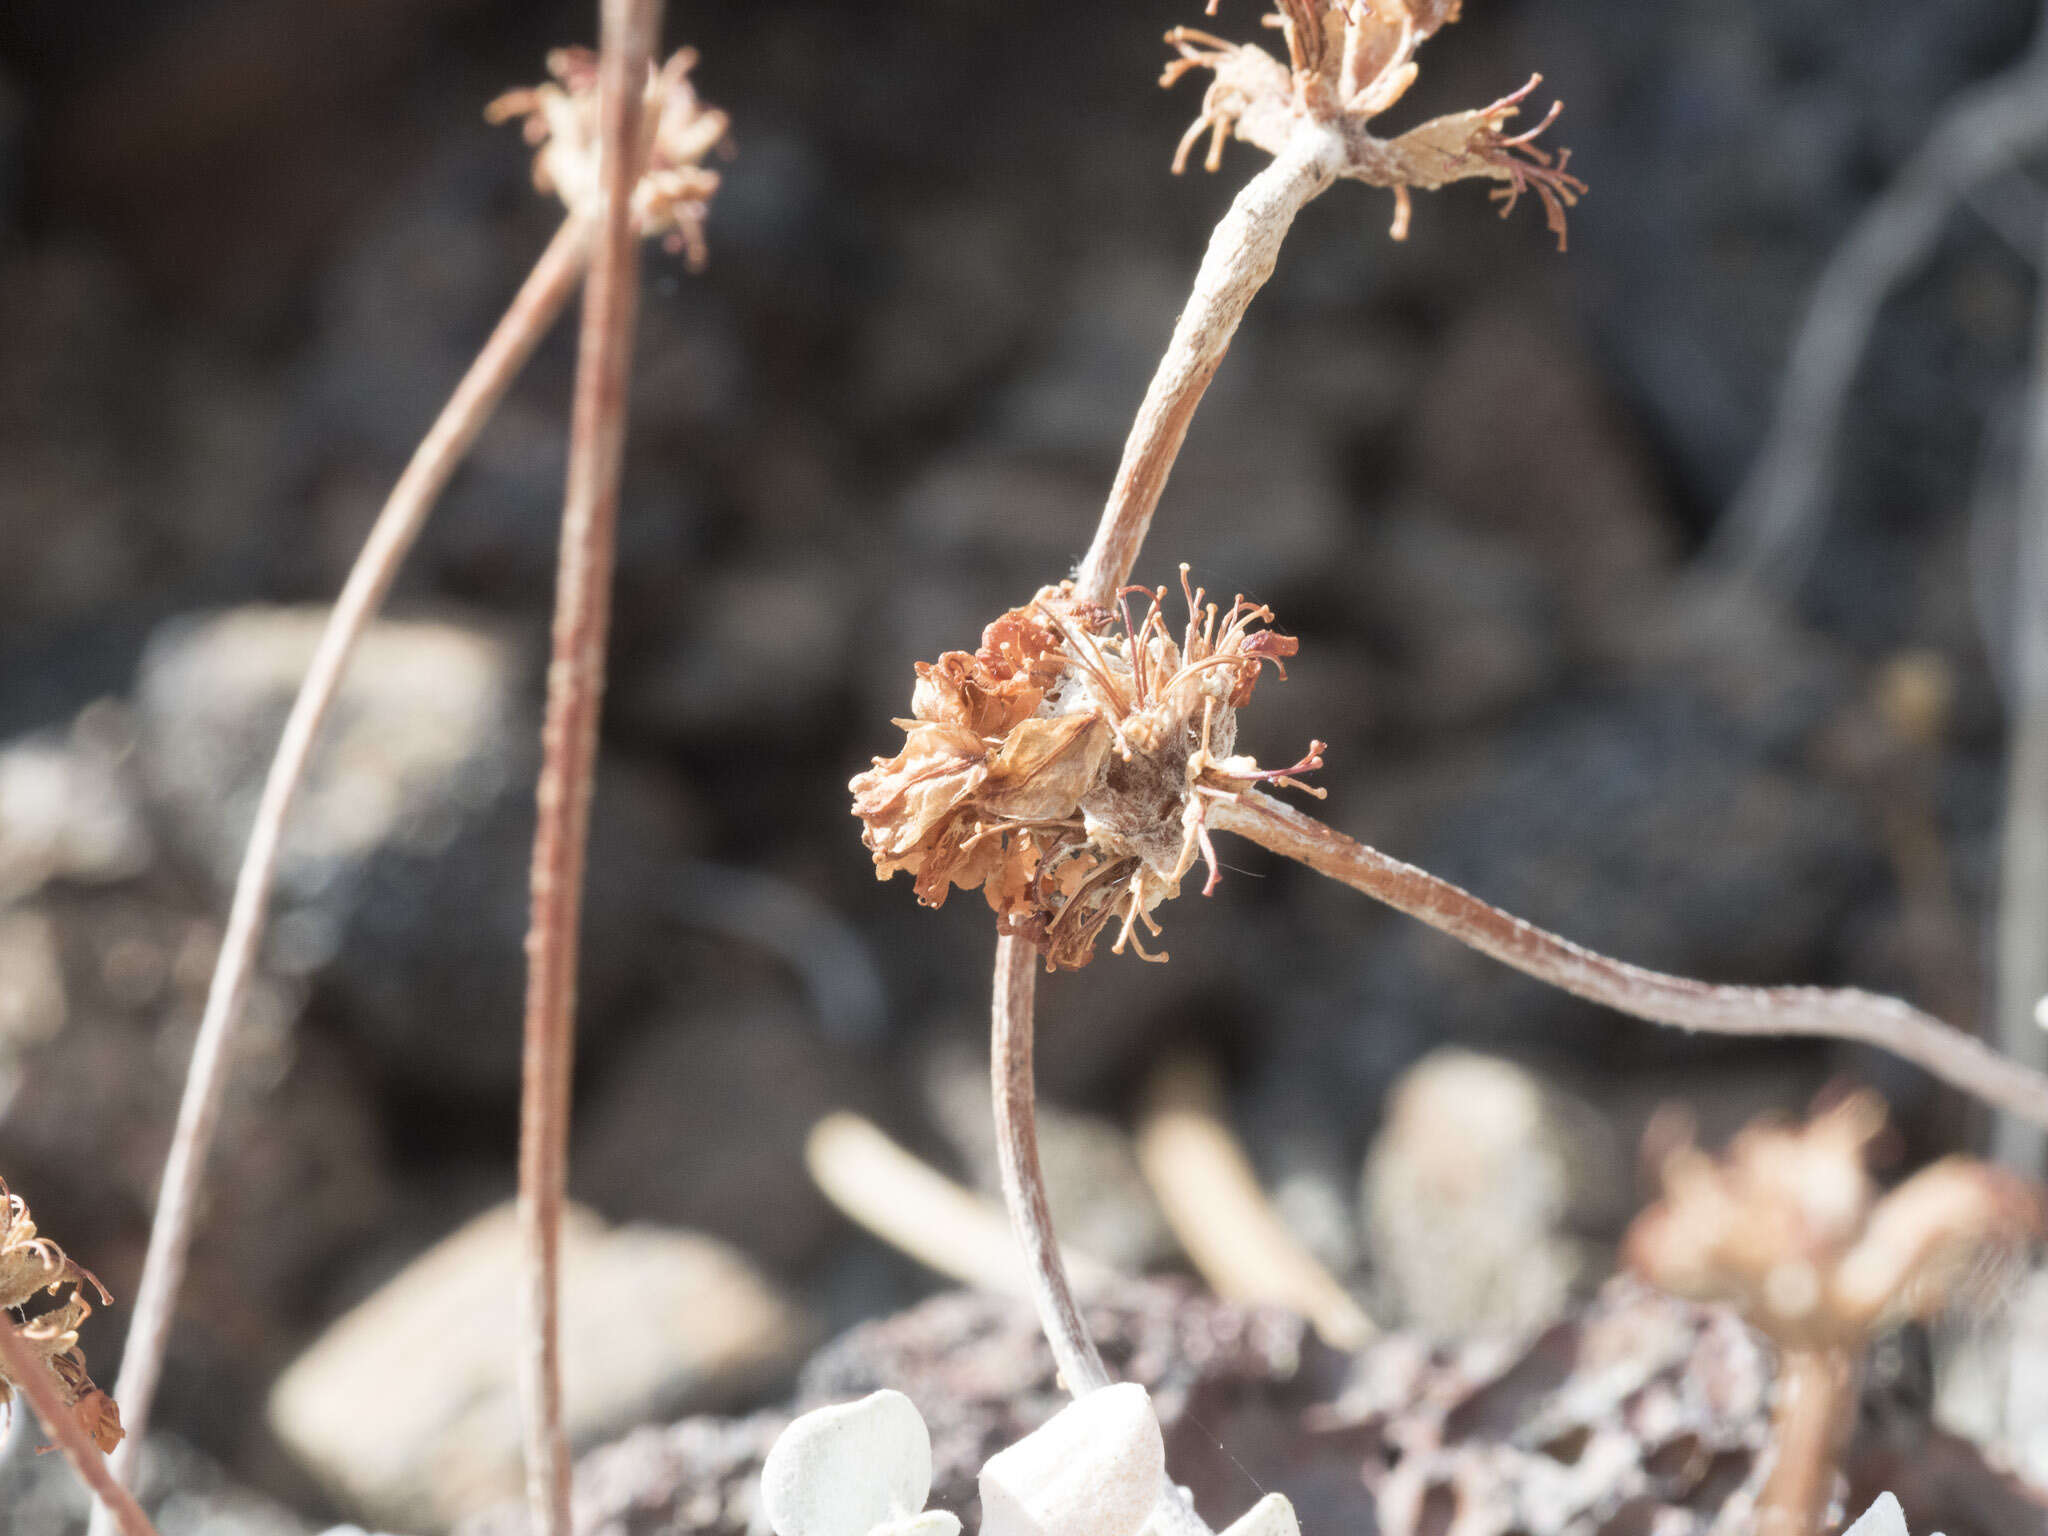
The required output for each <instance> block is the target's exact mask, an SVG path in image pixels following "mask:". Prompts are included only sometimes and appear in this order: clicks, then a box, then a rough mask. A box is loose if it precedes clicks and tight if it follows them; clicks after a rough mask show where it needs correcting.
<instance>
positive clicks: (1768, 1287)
mask: <svg viewBox="0 0 2048 1536" xmlns="http://www.w3.org/2000/svg"><path fill="white" fill-rule="evenodd" d="M1884 1122H1885V1111H1884V1105H1883V1104H1882V1103H1881V1102H1880V1101H1879V1100H1878V1099H1877V1098H1876V1097H1875V1096H1874V1095H1871V1094H1855V1095H1852V1096H1851V1097H1849V1098H1847V1099H1845V1100H1843V1101H1842V1102H1841V1103H1839V1104H1837V1105H1835V1106H1834V1107H1833V1108H1831V1109H1828V1110H1825V1111H1823V1112H1821V1113H1820V1114H1817V1115H1815V1116H1814V1117H1813V1118H1812V1119H1811V1120H1809V1121H1808V1122H1807V1123H1806V1124H1805V1125H1803V1126H1796V1127H1785V1126H1752V1127H1751V1128H1750V1129H1748V1130H1745V1131H1743V1132H1742V1133H1741V1134H1740V1135H1739V1136H1737V1137H1736V1138H1735V1140H1734V1142H1733V1143H1732V1144H1731V1145H1730V1147H1729V1149H1728V1151H1727V1153H1726V1155H1725V1156H1723V1157H1722V1158H1721V1159H1720V1160H1718V1161H1716V1160H1715V1159H1712V1158H1709V1157H1708V1156H1707V1155H1706V1154H1705V1153H1703V1152H1701V1151H1699V1150H1698V1149H1697V1148H1696V1147H1694V1146H1692V1145H1691V1144H1690V1143H1689V1142H1688V1143H1687V1144H1685V1145H1682V1146H1680V1147H1678V1148H1677V1149H1676V1150H1674V1151H1673V1152H1671V1153H1670V1155H1669V1156H1668V1157H1667V1158H1666V1159H1665V1161H1664V1166H1663V1178H1664V1197H1663V1199H1662V1200H1661V1201H1659V1202H1658V1203H1657V1204H1655V1205H1653V1206H1651V1207H1650V1208H1649V1209H1648V1210H1647V1211H1645V1212H1644V1213H1643V1214H1642V1215H1641V1216H1639V1217H1637V1218H1636V1221H1635V1224H1634V1225H1633V1226H1632V1227H1631V1228H1630V1229H1629V1233H1628V1237H1627V1239H1626V1242H1625V1244H1624V1250H1623V1252H1624V1258H1625V1260H1626V1262H1627V1263H1628V1264H1629V1265H1630V1267H1632V1268H1633V1269H1635V1270H1636V1272H1637V1273H1638V1274H1640V1275H1642V1276H1643V1277H1644V1278H1645V1279H1647V1280H1649V1281H1650V1282H1651V1283H1652V1284H1653V1285H1656V1286H1658V1287H1660V1288H1661V1289H1663V1290H1667V1291H1671V1292H1674V1293H1676V1294H1678V1295H1681V1296H1685V1297H1689V1298H1691V1299H1694V1300H1699V1301H1727V1302H1732V1303H1734V1304H1735V1305H1737V1306H1739V1307H1740V1308H1742V1310H1743V1311H1744V1312H1745V1313H1746V1315H1748V1317H1749V1318H1750V1320H1751V1321H1752V1322H1753V1323H1755V1324H1756V1326H1757V1327H1758V1328H1760V1329H1761V1330H1762V1331H1764V1332H1765V1333H1767V1334H1770V1335H1771V1336H1772V1337H1773V1338H1775V1339H1777V1340H1778V1341H1779V1342H1780V1343H1783V1344H1787V1345H1792V1346H1798V1347H1813V1346H1822V1347H1850V1348H1853V1347H1857V1346H1860V1344H1861V1343H1862V1342H1863V1341H1864V1340H1865V1339H1867V1338H1868V1337H1869V1335H1870V1334H1871V1332H1872V1331H1873V1330H1874V1329H1876V1328H1878V1327H1879V1326H1881V1325H1883V1324H1885V1323H1887V1322H1892V1321H1897V1320H1901V1319H1904V1318H1908V1317H1924V1316H1927V1315H1929V1314H1931V1313H1933V1312H1935V1311H1938V1310H1939V1309H1940V1308H1941V1307H1943V1306H1945V1305H1947V1304H1948V1303H1949V1302H1951V1301H1952V1300H1954V1299H1955V1298H1956V1293H1957V1290H1958V1286H1959V1283H1960V1282H1961V1281H1963V1280H1964V1279H1966V1278H1967V1276H1968V1275H1969V1274H1970V1272H1971V1271H1972V1270H1973V1269H1974V1268H1975V1267H1976V1266H1977V1265H1979V1264H1980V1263H1981V1262H1982V1261H1983V1260H1984V1259H1985V1258H1986V1257H1987V1256H1993V1255H1996V1254H1997V1253H1999V1252H2000V1251H2012V1250H2014V1249H2016V1248H2018V1247H2019V1246H2020V1245H2022V1244H2024V1243H2025V1242H2026V1241H2028V1240H2029V1239H2030V1238H2032V1237H2034V1236H2036V1235H2038V1233H2039V1232H2040V1230H2041V1214H2042V1213H2041V1204H2040V1197H2039V1195H2038V1193H2037V1192H2036V1191H2034V1190H2033V1189H2032V1188H2031V1187H2030V1186H2028V1185H2027V1184H2025V1183H2024V1182H2023V1181H2021V1180H2019V1179H2017V1178H2015V1177H2014V1176H2013V1175H2011V1174H2009V1173H2006V1172H2004V1171H2003V1170H2001V1169H1997V1168H1993V1167H1991V1166H1989V1165H1988V1164H1984V1163H1979V1162H1975V1161H1973V1160H1971V1159H1969V1158H1961V1157H1951V1158H1944V1159H1943V1160H1942V1161H1940V1162H1938V1163H1935V1164H1933V1165H1932V1166H1930V1167H1927V1168H1924V1169H1922V1170H1921V1171H1920V1172H1919V1173H1916V1174H1915V1175H1913V1176H1912V1177H1911V1178H1909V1179H1907V1180H1906V1181H1905V1182H1904V1183H1903V1184H1901V1185H1899V1186H1898V1187H1897V1188H1896V1189H1894V1190H1892V1191H1891V1192H1890V1193H1889V1194H1887V1195H1885V1196H1883V1197H1882V1198H1879V1197H1878V1194H1877V1188H1876V1185H1875V1184H1874V1183H1873V1181H1872V1180H1871V1177H1870V1174H1869V1171H1868V1170H1867V1169H1866V1167H1865V1153H1866V1150H1867V1148H1868V1147H1869V1144H1870V1143H1871V1141H1872V1140H1873V1139H1874V1138H1875V1137H1876V1136H1877V1135H1878V1134H1879V1132H1881V1131H1882V1130H1883V1128H1884Z"/></svg>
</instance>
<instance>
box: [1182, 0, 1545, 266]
mask: <svg viewBox="0 0 2048 1536" xmlns="http://www.w3.org/2000/svg"><path fill="white" fill-rule="evenodd" d="M1215 11H1216V5H1215V0H1210V5H1209V12H1210V14H1211V15H1214V14H1215ZM1458 11H1459V0H1279V11H1278V13H1277V14H1276V15H1274V16H1271V17H1268V18H1267V20H1268V23H1269V24H1271V25H1277V26H1278V27H1279V28H1280V30H1281V32H1282V33H1283V34H1284V36H1285V37H1286V40H1287V55H1288V62H1287V63H1285V64H1283V63H1282V62H1281V61H1280V60H1279V59H1277V58H1275V57H1274V56H1273V55H1272V54H1270V53H1268V52H1267V51H1266V50H1265V49H1263V48H1260V47H1258V46H1256V45H1254V44H1250V43H1244V44H1238V43H1232V42H1229V41H1228V40H1226V39H1224V38H1220V37H1216V36H1214V35H1212V34H1210V33H1207V32H1198V31H1196V30H1194V29H1193V28H1191V27H1175V28H1174V29H1173V30H1172V31H1171V32H1168V33H1167V34H1166V40H1167V42H1169V43H1171V44H1172V45H1173V47H1174V48H1175V50H1176V51H1177V52H1178V53H1179V55H1180V56H1179V57H1178V58H1176V59H1173V60H1171V61H1169V62H1168V64H1167V66H1166V72H1165V74H1164V76H1163V77H1162V78H1161V80H1160V84H1162V85H1167V86H1171V85H1173V84H1175V83H1176V82H1177V81H1178V80H1179V79H1180V78H1181V76H1183V75H1185V74H1187V73H1188V72H1189V71H1190V70H1194V69H1206V70H1209V71H1211V72H1212V73H1213V74H1214V76H1215V78H1214V79H1213V80H1212V81H1211V82H1210V85H1209V89H1208V92H1207V93H1206V94H1205V95H1204V96H1203V98H1202V115H1201V116H1200V117H1198V118H1197V119H1196V120H1195V122H1194V125H1193V126H1192V127H1190V128H1189V129H1188V131H1187V133H1186V135H1185V136H1183V137H1182V139H1181V142H1180V148H1179V150H1178V152H1177V153H1176V154H1175V155H1174V161H1173V168H1174V170H1175V171H1176V172H1178V171H1180V170H1182V169H1184V168H1185V167H1186V165H1187V158H1188V154H1189V152H1190V151H1191V150H1193V148H1194V146H1195V145H1196V144H1197V143H1198V142H1199V141H1200V140H1201V138H1202V136H1203V135H1204V134H1207V135H1208V136H1209V152H1208V155H1207V156H1206V158H1205V160H1204V162H1203V163H1204V165H1205V166H1206V167H1207V168H1208V169H1209V170H1212V171H1213V170H1215V169H1217V167H1218V166H1220V165H1221V164H1222V159H1223V145H1224V142H1225V140H1227V139H1229V138H1231V137H1233V136H1234V137H1236V138H1238V139H1241V140H1243V141H1244V142H1245V143H1247V144H1253V145H1256V146H1257V147H1259V148H1260V149H1263V150H1265V151H1266V152H1267V153H1268V154H1273V155H1277V154H1279V153H1280V151H1281V149H1282V147H1283V146H1284V145H1285V144H1286V142H1287V140H1288V139H1289V138H1290V137H1291V136H1292V135H1293V134H1294V133H1295V132H1296V131H1297V130H1298V129H1300V128H1301V127H1302V126H1303V125H1304V124H1320V125H1322V126H1323V127H1325V128H1330V129H1335V130H1336V131H1337V132H1338V133H1339V135H1340V136H1341V139H1342V142H1343V144H1344V153H1345V163H1344V165H1343V168H1342V169H1341V170H1340V171H1339V174H1340V175H1343V176H1347V177H1350V178H1352V179H1354V180H1358V181H1363V182H1365V183H1367V184H1368V185H1371V186H1375V187H1390V188H1392V189H1393V192H1394V224H1393V231H1392V232H1393V237H1394V238H1395V239H1396V240H1402V239H1406V238H1407V235H1408V221H1409V215H1410V212H1411V206H1410V197H1409V194H1410V192H1411V190H1412V189H1415V188H1421V189H1422V190H1424V191H1434V190H1435V189H1437V188H1438V187H1443V186H1448V185H1449V184H1450V183H1451V182H1454V181H1464V180H1467V179H1470V178H1473V177H1480V178H1485V179H1488V180H1492V181H1498V182H1502V183H1504V185H1503V186H1502V187H1500V188H1499V189H1498V190H1496V191H1495V192H1494V194H1493V196H1494V197H1495V198H1496V199H1498V200H1499V201H1500V202H1501V203H1502V204H1503V207H1502V209H1501V213H1502V215H1503V216H1505V215H1506V214H1507V213H1509V212H1511V211H1512V210H1513V208H1514V206H1515V203H1516V202H1517V201H1518V200H1519V199H1520V197H1521V195H1522V194H1523V193H1524V192H1534V193H1535V194H1536V196H1537V198H1538V199H1539V200H1540V201H1541V202H1542V204H1543V212H1544V217H1545V220H1546V222H1547V223H1548V224H1549V226H1550V229H1551V231H1552V233H1554V234H1555V235H1556V236H1557V244H1558V249H1560V250H1562V249H1563V248H1564V243H1565V210H1566V209H1567V208H1570V207H1571V206H1572V205H1573V204H1575V203H1576V202H1577V201H1578V200H1579V197H1580V195H1581V194H1583V193H1584V192H1585V190H1586V184H1585V183H1584V182H1582V181H1580V180H1579V178H1578V177H1576V176H1574V175H1572V174H1571V173H1570V172H1569V171H1567V170H1566V169H1565V166H1566V162H1567V161H1568V160H1569V159H1570V155H1571V152H1570V151H1569V150H1560V151H1557V152H1556V153H1555V154H1553V153H1552V152H1551V151H1550V150H1547V149H1541V148H1539V147H1537V144H1536V142H1535V141H1536V139H1537V137H1538V135H1540V134H1541V133H1542V132H1543V131H1544V129H1546V128H1548V127H1549V126H1550V125H1551V123H1552V122H1554V121H1555V120H1556V118H1557V114H1558V112H1559V111H1560V110H1562V107H1561V104H1556V103H1553V105H1552V106H1551V109H1550V111H1549V112H1548V113H1547V114H1546V115H1545V116H1544V118H1543V120H1542V121H1541V122H1539V123H1538V124H1537V125H1536V126H1535V127H1534V128H1531V129H1529V130H1527V131H1526V132H1523V133H1519V134H1512V135H1511V134H1509V133H1508V132H1507V131H1506V126H1507V123H1508V120H1509V119H1510V118H1512V117H1514V116H1515V115H1516V114H1517V113H1518V112H1520V110H1521V107H1522V103H1523V102H1524V101H1525V100H1526V99H1527V97H1528V95H1529V93H1530V92H1531V91H1533V90H1534V89H1535V88H1536V86H1537V84H1538V83H1539V82H1540V80H1541V79H1542V77H1541V76H1540V75H1532V76H1531V77H1530V79H1529V83H1528V84H1527V85H1525V86H1523V87H1522V88H1521V89H1520V90H1519V91H1516V92H1515V93H1514V94H1513V95H1510V96H1503V97H1502V98H1501V99H1500V100H1498V101H1496V102H1494V103H1493V104H1492V105H1490V106H1486V107H1481V108H1479V109H1478V110H1476V111H1471V112H1454V113H1451V114H1450V115H1448V116H1445V117H1439V118H1434V119H1432V120H1431V121H1429V122H1427V123H1424V124H1423V125H1422V126H1421V127H1419V128H1415V129H1411V130H1410V131H1409V132H1407V133H1404V134H1401V135H1400V136H1399V137H1397V138H1393V139H1381V138H1377V137H1375V136H1374V135H1373V134H1372V133H1371V131H1370V130H1369V129H1368V128H1367V126H1366V125H1367V124H1368V123H1369V122H1370V121H1371V120H1372V119H1373V118H1375V117H1377V116H1379V114H1380V113H1382V112H1384V111H1386V110H1387V109H1388V108H1389V107H1391V106H1393V105H1394V103H1395V102H1397V101H1399V100H1400V99H1401V98H1402V96H1404V95H1405V94H1407V91H1408V87H1409V86H1411V85H1413V84H1414V83H1415V76H1416V64H1415V51H1416V49H1417V48H1419V47H1420V46H1421V45H1422V43H1423V42H1424V41H1425V40H1426V39H1428V38H1429V37H1430V36H1431V35H1432V34H1434V33H1435V32H1436V31H1437V30H1438V29H1439V28H1441V27H1445V26H1448V25H1449V24H1450V23H1452V22H1454V21H1456V20H1457V19H1458Z"/></svg>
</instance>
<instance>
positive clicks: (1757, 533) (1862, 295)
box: [1704, 19, 2048, 593]
mask: <svg viewBox="0 0 2048 1536" xmlns="http://www.w3.org/2000/svg"><path fill="white" fill-rule="evenodd" d="M2040 26H2041V28H2042V30H2041V32H2040V34H2039V35H2038V36H2037V37H2036V40H2035V44H2034V48H2033V50H2032V51H2031V52H2030V53H2029V54H2028V55H2027V57H2026V58H2025V59H2023V60H2022V61H2021V62H2020V63H2019V64H2017V65H2015V66H2013V68H2011V69H2009V70H2007V71H2006V72H2005V73H2004V74H2001V75H1998V76H1996V77H1995V78H1993V79H1991V80H1988V81H1986V82H1984V83H1983V84H1982V85H1978V86H1973V87H1972V88H1971V89H1970V90H1968V91H1966V92H1963V93H1962V94H1960V95H1958V96H1957V97H1956V99H1955V101H1954V102H1953V103H1952V104H1951V105H1950V106H1949V107H1947V108H1946V110H1945V111H1944V112H1943V114H1942V116H1941V119H1940V121H1939V122H1937V123H1936V125H1935V127H1934V130H1933V132H1931V133H1929V134H1928V136H1927V139H1926V142H1924V143H1923V144H1922V145H1921V146H1920V148H1919V149H1918V150H1916V151H1915V152H1914V154H1913V157H1912V158H1911V159H1910V160H1909V161H1907V162H1906V165H1905V168H1904V169H1903V170H1901V171H1900V172H1899V175H1898V177H1897V179H1896V180H1894V181H1893V182H1892V184H1891V185H1890V186H1889V187H1887V188H1886V189H1885V191H1884V193H1883V194H1882V195H1881V196H1880V197H1879V198H1878V199H1877V200H1876V201H1875V202H1873V203H1872V204H1871V205H1870V207H1869V208H1868V209H1867V210H1865V212H1864V213H1863V215H1862V216H1861V217H1860V218H1859V219H1858V220H1857V222H1856V224H1855V226H1854V227H1853V228H1852V229H1851V230H1850V231H1849V234H1848V236H1847V237H1846V238H1845V239H1844V240H1843V241H1842V243H1841V245H1840V246H1838V247H1837V248H1836V250H1835V253H1834V255H1833V256H1831V257H1830V258H1829V260H1828V264H1827V266H1826V268H1825V269H1824V270H1823V271H1822V272H1821V275H1820V279H1819V281H1818V282H1816V283H1815V284H1814V289H1813V297H1812V299H1811V301H1810V302H1809V304H1808V306H1807V311H1806V317H1805V318H1804V319H1803V320H1802V321H1801V322H1800V326H1799V333H1798V335H1797V336H1796V337H1795V338H1794V339H1793V342H1792V351H1791V355H1790V356H1789V357H1788V358H1787V360H1786V363H1785V381H1784V385H1783V387H1782V390H1781V392H1780V396H1779V400H1778V406H1777V413H1776V415H1775V416H1774V418H1773V419H1772V422H1771V427H1770V432H1769V434H1768V435H1767V436H1766V438H1765V440H1764V445H1763V448H1762V449H1761V451H1759V453H1758V454H1757V457H1756V462H1755V464H1754V465H1753V466H1752V467H1751V469H1750V471H1749V474H1748V476H1747V478H1745V479H1744V481H1743V483H1742V487H1741V489H1740V490H1739V491H1738V492H1737V493H1736V495H1735V499H1734V501H1733V502H1732V503H1731V504H1730V506H1729V509H1728V515H1727V516H1726V517H1725V518H1723V519H1722V521H1721V524H1720V526H1719V527H1718V528H1716V529H1715V530H1714V537H1713V541H1712V543H1711V544H1710V545H1709V547H1708V550H1707V558H1706V561H1705V562H1704V568H1705V569H1707V570H1710V571H1714V572H1717V573H1727V574H1732V575H1734V576H1736V577H1738V578H1741V579H1744V580H1748V581H1754V582H1757V583H1759V584H1761V585H1763V586H1765V587H1767V588H1769V589H1770V590H1772V591H1776V592H1779V593H1786V592H1790V591H1792V590H1794V589H1795V588H1797V586H1798V585H1799V583H1800V580H1801V578H1803V577H1804V576H1805V574H1806V571H1807V569H1808V567H1809V566H1810V565H1811V564H1812V560H1813V556H1814V553H1815V551H1816V550H1817V549H1818V548H1819V546H1820V542H1821V534H1822V531H1823V530H1822V525H1823V522H1824V520H1825V513H1826V510H1827V508H1826V497H1827V494H1828V483H1829V480H1830V479H1831V477H1832V475H1833V468H1834V461H1835V444H1836V441H1837V439H1838V438H1839V437H1840V435H1841V426H1842V417H1843V414H1844V412H1845V411H1846V410H1847V409H1848V404H1849V393H1850V390H1851V388H1852V387H1853V385H1854V384H1855V381H1856V371H1857V369H1858V368H1859V367H1860V366H1861V364H1862V361H1863V355H1864V352H1865V351H1866V349H1867V348H1868V346H1869V342H1870V336H1871V332H1872V330H1873V329H1874V328H1875V326H1876V324H1877V319H1878V313H1879V311H1880V310H1881V309H1882V308H1883V307H1884V304H1885V302H1886V301H1887V300H1888V299H1889V298H1890V297H1891V296H1892V294H1893V293H1894V292H1896V291H1897V289H1898V287H1899V285H1900V284H1901V283H1902V282H1904V281H1905V279H1906V278H1907V277H1909V276H1911V275H1912V273H1913V271H1914V270H1915V269H1916V268H1918V267H1919V266H1920V264H1921V263H1922V262H1923V261H1925V260H1926V259H1927V256H1928V254H1929V253H1930V252H1931V251H1932V250H1933V249H1934V246H1935V243H1936V241H1938V240H1939V239H1940V238H1941V232H1942V230H1943V229H1944V228H1945V227H1946V226H1947V224H1948V219H1949V215H1950V214H1951V213H1952V212H1954V210H1955V207H1956V205H1957V204H1958V203H1960V202H1962V201H1963V200H1964V199H1965V198H1967V197H1968V196H1970V194H1971V193H1972V192H1973V191H1975V190H1976V188H1977V187H1978V186H1979V185H1980V184H1982V183H1983V182H1984V181H1985V180H1986V179H1987V178H1989V177H1991V176H1994V175H1996V174H1997V173H1998V172H1999V171H2001V170H2003V169H2005V168H2006V167H2008V166H2010V165H2011V164H2013V162H2014V161H2015V159H2017V158H2018V157H2019V156H2020V155H2022V154H2024V153H2025V152H2026V151H2027V150H2028V149H2029V148H2030V147H2032V146H2034V145H2037V144H2039V143H2040V142H2041V140H2042V139H2043V137H2044V136H2048V19H2044V20H2043V21H2042V22H2041V23H2040Z"/></svg>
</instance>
